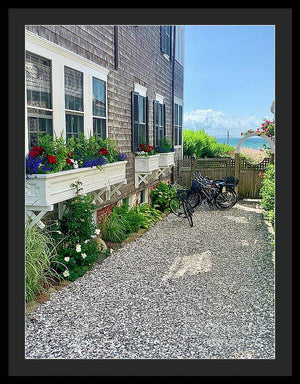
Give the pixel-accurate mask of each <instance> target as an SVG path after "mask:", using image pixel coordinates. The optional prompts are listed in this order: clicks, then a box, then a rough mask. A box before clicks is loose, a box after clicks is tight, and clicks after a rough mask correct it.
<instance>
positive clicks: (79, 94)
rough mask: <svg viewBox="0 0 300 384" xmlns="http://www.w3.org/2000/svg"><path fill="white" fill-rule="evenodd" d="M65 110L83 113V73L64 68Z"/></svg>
mask: <svg viewBox="0 0 300 384" xmlns="http://www.w3.org/2000/svg"><path fill="white" fill-rule="evenodd" d="M65 108H66V109H71V110H73V111H83V73H82V72H78V71H75V69H72V68H68V67H65Z"/></svg>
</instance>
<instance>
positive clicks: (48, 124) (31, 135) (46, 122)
mask: <svg viewBox="0 0 300 384" xmlns="http://www.w3.org/2000/svg"><path fill="white" fill-rule="evenodd" d="M38 132H41V133H42V134H44V135H47V134H49V135H50V136H53V128H52V118H51V119H49V118H42V117H32V116H28V139H29V149H31V148H32V147H33V146H35V145H38Z"/></svg>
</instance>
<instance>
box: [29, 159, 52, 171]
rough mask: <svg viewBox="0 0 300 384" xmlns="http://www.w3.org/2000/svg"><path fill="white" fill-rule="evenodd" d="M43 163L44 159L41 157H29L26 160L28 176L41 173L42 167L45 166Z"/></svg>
mask: <svg viewBox="0 0 300 384" xmlns="http://www.w3.org/2000/svg"><path fill="white" fill-rule="evenodd" d="M43 161H44V159H43V158H41V157H32V156H30V155H28V156H27V158H26V174H27V175H32V174H34V173H41V166H42V165H43ZM50 171H51V168H50Z"/></svg>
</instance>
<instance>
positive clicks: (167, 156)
mask: <svg viewBox="0 0 300 384" xmlns="http://www.w3.org/2000/svg"><path fill="white" fill-rule="evenodd" d="M172 165H175V152H166V153H160V154H159V167H170V166H172Z"/></svg>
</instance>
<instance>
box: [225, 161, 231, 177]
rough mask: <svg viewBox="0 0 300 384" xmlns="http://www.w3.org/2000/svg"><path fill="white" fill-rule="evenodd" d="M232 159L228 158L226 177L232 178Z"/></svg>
mask: <svg viewBox="0 0 300 384" xmlns="http://www.w3.org/2000/svg"><path fill="white" fill-rule="evenodd" d="M230 166H231V157H228V158H227V162H226V176H230V173H231V172H230Z"/></svg>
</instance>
